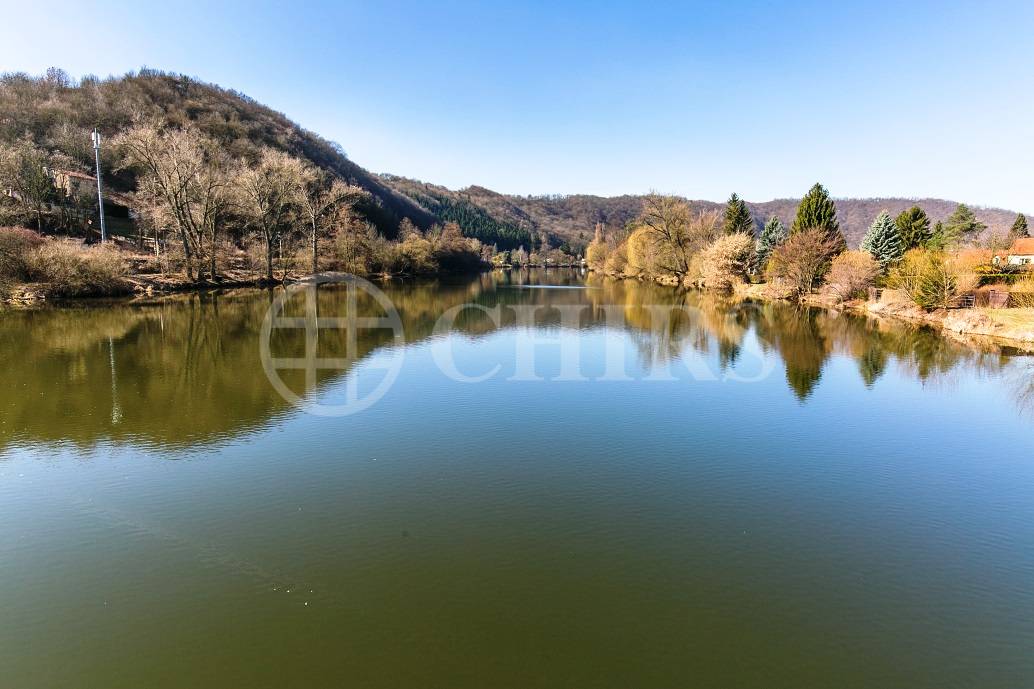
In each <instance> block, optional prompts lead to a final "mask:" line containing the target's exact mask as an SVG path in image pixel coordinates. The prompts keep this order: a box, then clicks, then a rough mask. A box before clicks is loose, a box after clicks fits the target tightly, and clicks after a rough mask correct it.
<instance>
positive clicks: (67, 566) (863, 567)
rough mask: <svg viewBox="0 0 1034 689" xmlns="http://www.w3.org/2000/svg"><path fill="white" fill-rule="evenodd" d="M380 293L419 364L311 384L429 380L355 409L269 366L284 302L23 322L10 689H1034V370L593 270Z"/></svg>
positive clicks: (5, 618) (5, 391) (8, 487)
mask: <svg viewBox="0 0 1034 689" xmlns="http://www.w3.org/2000/svg"><path fill="white" fill-rule="evenodd" d="M381 288H382V289H383V290H384V293H385V294H386V295H387V296H388V297H389V298H390V299H391V301H392V302H393V303H394V305H395V306H396V308H397V310H398V314H399V318H400V322H401V325H402V327H403V331H404V338H405V344H400V343H397V342H395V341H394V340H393V339H392V336H391V333H390V332H386V331H383V330H381V331H369V332H361V333H359V335H358V336H357V339H356V341H355V343H354V344H355V346H356V349H355V350H354V351H351V352H350V350H349V347H348V346H347V341H346V339H345V338H343V337H340V338H339V337H337V336H336V334H334V333H321V338H322V339H321V340H320V341H319V342H318V343H317V349H318V350H319V355H320V356H325V357H334V358H337V359H348V356H349V354H350V353H352V354H354V355H355V356H354V360H351V359H348V360H347V361H345V362H344V364H343V365H342V366H341V367H339V368H338V369H335V370H323V371H317V373H316V377H315V379H314V380H309V381H308V387H307V381H306V380H305V376H304V374H303V373H304V372H302V371H294V372H291V371H286V372H284V373H283V376H284V378H283V380H284V381H285V384H286V385H287V386H288V387H290V388H291V389H293V390H296V391H297V392H298V394H299V395H301V396H303V397H304V399H305V400H306V401H307V402H316V403H318V402H323V401H331V402H332V401H333V400H335V399H347V397H341V395H342V394H343V390H345V389H346V388H347V386H348V385H349V384H350V383H353V384H355V386H356V389H357V390H358V394H360V395H362V394H365V393H368V392H369V391H370V390H372V389H374V388H375V387H376V385H377V382H378V375H382V372H379V369H378V368H377V367H376V365H377V364H378V363H383V362H384V361H387V360H388V359H391V358H392V357H395V359H392V360H394V361H397V362H398V369H397V377H395V378H394V382H393V383H392V384H391V385H390V386H389V387H388V389H387V391H386V392H385V393H384V394H383V396H382V397H380V398H379V399H378V400H377V401H376V403H374V404H371V405H370V406H369V407H368V408H367V409H365V410H363V411H360V412H358V413H354V414H351V415H348V416H337V417H333V416H332V417H325V416H316V415H313V414H311V413H307V412H306V411H305V409H304V408H299V407H298V406H293V405H292V404H289V403H288V402H286V401H285V400H284V398H283V397H282V396H281V395H280V394H278V392H277V391H276V390H275V389H274V386H273V385H272V384H271V383H270V380H269V379H268V378H267V376H266V374H265V373H264V371H263V365H262V361H261V359H260V346H259V343H260V336H261V335H262V323H263V318H264V317H265V314H266V313H267V311H268V309H269V307H270V304H271V303H274V304H275V303H276V301H277V298H278V294H277V293H274V292H261V291H251V292H241V293H236V294H233V293H228V294H205V295H200V296H199V295H193V296H188V297H182V298H175V299H169V300H163V301H159V302H155V303H150V304H139V303H138V304H133V303H111V304H104V305H91V306H89V307H83V306H77V307H50V308H47V309H42V310H35V311H24V312H6V313H0V362H2V366H3V373H4V379H3V385H2V386H0V686H3V687H14V688H18V689H29V688H34V687H104V688H107V689H114V688H121V687H184V686H190V687H238V686H240V687H245V686H247V687H285V686H297V687H318V686H349V687H393V688H394V687H456V688H467V687H469V688H471V689H474V688H477V689H485V688H496V687H515V688H516V687H520V688H529V687H563V688H571V687H614V688H621V689H630V688H635V689H644V688H650V687H687V686H699V687H765V688H769V687H788V688H789V687H793V688H797V689H800V688H807V687H881V688H885V687H908V688H909V689H916V688H922V687H931V688H933V687H937V688H938V689H943V688H945V687H1002V688H1003V689H1004V688H1006V687H1008V688H1018V687H1029V686H1034V416H1032V408H1034V359H1032V358H1030V357H1026V356H1023V355H1020V354H1019V353H1016V352H1011V351H1009V350H1008V349H1004V350H1003V349H1002V348H1000V347H996V346H993V345H981V346H971V345H969V344H961V343H956V342H953V341H950V340H948V339H945V338H943V337H941V336H940V335H938V334H935V333H933V332H931V331H928V330H923V329H917V328H913V327H908V326H903V325H888V324H877V323H875V322H871V321H868V320H865V319H861V318H858V317H853V316H849V315H837V314H834V313H831V312H825V311H813V310H802V309H798V308H794V307H791V306H788V305H773V304H732V303H729V302H726V301H724V300H722V299H720V298H717V297H714V296H710V295H699V294H682V293H676V292H674V291H672V290H669V289H666V288H660V287H655V286H651V285H640V284H636V283H614V282H608V281H599V280H588V281H586V280H585V279H584V278H583V277H582V276H580V275H579V274H578V273H576V272H573V271H551V272H550V273H542V272H533V273H523V274H521V273H510V274H503V273H495V274H486V275H482V276H479V277H477V278H472V279H470V280H460V281H453V282H448V283H444V282H441V283H415V284H408V283H389V284H383V285H381ZM347 295H348V290H347V289H345V288H342V287H321V288H320V289H319V290H318V292H317V296H316V298H315V308H316V309H317V310H318V312H319V314H320V316H321V317H322V316H324V315H326V314H335V313H341V312H343V311H346V310H348V309H349V308H354V309H357V310H359V311H363V312H366V311H369V312H371V313H372V312H373V311H375V310H376V305H375V303H374V302H372V301H371V300H369V299H365V298H359V299H358V301H357V303H356V304H355V305H354V306H353V305H351V304H350V303H349V300H348V296H347ZM296 301H297V302H298V303H295V302H296ZM465 303H472V304H478V305H480V306H482V307H484V310H474V309H467V310H465V311H463V312H462V313H460V314H459V315H458V317H457V319H456V320H455V323H453V324H452V325H447V326H446V327H442V326H441V325H439V326H438V328H437V330H436V323H440V316H441V315H442V314H443V313H445V312H446V311H447V310H448V309H450V308H452V307H455V306H458V305H461V304H465ZM532 305H537V306H542V307H550V308H543V309H541V310H540V311H539V312H538V313H537V314H536V318H535V320H534V323H528V322H522V321H520V318H519V316H518V313H519V312H520V309H521V307H529V306H532ZM496 306H502V307H503V308H501V309H500V310H499V311H498V313H499V314H500V316H501V321H500V322H499V323H498V324H497V323H494V322H492V320H491V319H490V318H489V315H488V313H486V311H488V312H493V309H495V307H496ZM651 306H653V307H657V306H661V307H664V308H663V309H660V310H658V309H657V308H653V309H651V308H650V307H651ZM552 307H563V308H565V309H567V311H560V310H557V309H555V308H552ZM572 307H575V308H574V309H573V313H575V316H576V317H575V320H574V321H570V320H567V321H566V322H565V320H564V316H563V315H562V314H563V313H571V312H572ZM669 307H678V309H677V310H675V311H674V312H672V315H671V316H670V318H667V319H658V318H657V317H656V314H657V313H658V312H659V311H663V310H667V309H668V308H669ZM306 308H307V307H306V305H305V304H304V303H301V302H300V301H298V300H297V299H295V298H294V297H292V299H289V300H288V302H287V306H286V307H285V309H286V311H287V312H288V313H292V314H304V313H305V309H306ZM608 314H610V315H611V316H612V317H611V318H610V320H609V321H608ZM617 315H620V319H616V318H614V317H613V316H617ZM539 339H543V340H544V341H543V342H540V343H538V344H535V343H536V342H538V340H539ZM531 345H534V346H533V347H532V346H531ZM271 346H272V347H273V348H274V349H275V350H277V351H279V352H280V353H281V354H284V355H285V356H286V355H290V356H299V355H300V354H304V352H305V338H304V333H300V334H299V333H291V332H276V333H274V335H273V339H272V344H271ZM526 351H534V353H535V359H534V362H533V363H534V373H535V376H534V377H536V378H540V380H528V379H527V378H528V376H527V375H522V374H521V371H520V370H519V364H518V360H519V359H520V353H521V352H526ZM565 351H566V352H567V354H566V355H565V354H562V352H565ZM443 352H446V353H447V354H448V358H449V360H450V361H451V362H452V363H454V364H455V368H456V372H458V373H459V374H461V375H462V376H464V377H469V378H476V377H484V378H485V379H484V380H483V381H481V382H477V383H472V382H463V381H461V380H459V379H457V377H456V376H452V377H450V376H449V375H446V373H445V372H443V370H442V366H441V360H442V353H443ZM572 352H573V354H572ZM564 356H573V357H576V359H577V368H578V373H579V374H580V375H579V376H578V377H580V378H584V380H558V378H565V376H564V371H565V369H564V361H563V359H564ZM616 365H619V366H618V367H619V368H620V369H621V370H622V373H623V375H622V376H621V377H620V378H621V379H613V376H611V375H610V373H613V371H614V370H615V368H614V367H615V366H616ZM525 373H526V372H525ZM514 378H517V380H514Z"/></svg>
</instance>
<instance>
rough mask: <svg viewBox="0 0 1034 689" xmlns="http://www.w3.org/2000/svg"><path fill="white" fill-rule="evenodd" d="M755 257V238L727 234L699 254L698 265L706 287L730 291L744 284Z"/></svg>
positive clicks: (745, 235) (741, 234)
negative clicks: (735, 286)
mask: <svg viewBox="0 0 1034 689" xmlns="http://www.w3.org/2000/svg"><path fill="white" fill-rule="evenodd" d="M753 255H754V237H753V236H752V235H749V234H745V233H735V234H727V235H723V236H721V237H719V238H718V239H716V240H714V241H713V242H712V243H711V244H710V245H708V246H707V247H705V248H704V249H703V250H702V251H701V252H700V253H699V254H698V257H699V261H698V263H697V265H698V270H699V274H700V280H701V282H702V284H703V286H704V287H707V288H709V289H717V290H730V289H732V288H733V285H735V284H736V283H738V282H743V280H744V279H745V278H746V275H747V268H748V267H749V266H750V264H751V259H752V257H753Z"/></svg>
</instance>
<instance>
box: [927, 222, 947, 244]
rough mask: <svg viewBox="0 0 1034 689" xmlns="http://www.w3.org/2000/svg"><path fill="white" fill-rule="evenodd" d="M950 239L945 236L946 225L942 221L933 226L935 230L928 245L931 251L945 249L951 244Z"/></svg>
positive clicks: (932, 231) (931, 232) (931, 233)
mask: <svg viewBox="0 0 1034 689" xmlns="http://www.w3.org/2000/svg"><path fill="white" fill-rule="evenodd" d="M948 240H949V238H948V237H947V236H945V234H944V223H942V222H941V221H940V220H938V221H937V224H936V225H934V226H933V230H931V231H930V241H928V242H927V243H926V245H927V246H928V247H930V248H931V249H944V247H946V246H947V245H948V244H949V243H950V242H949V241H948Z"/></svg>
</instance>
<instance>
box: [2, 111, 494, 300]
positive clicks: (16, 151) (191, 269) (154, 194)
mask: <svg viewBox="0 0 1034 689" xmlns="http://www.w3.org/2000/svg"><path fill="white" fill-rule="evenodd" d="M111 144H112V145H111V146H110V147H109V148H110V150H111V151H112V153H111V155H112V157H113V160H112V163H111V164H112V167H113V169H114V174H115V175H116V176H117V175H120V174H125V175H128V176H129V177H130V178H131V179H132V180H133V181H134V184H135V187H136V189H135V191H133V192H131V193H129V194H125V195H120V196H119V199H120V200H121V201H123V202H125V203H128V204H129V205H130V206H131V207H132V209H133V211H134V216H135V225H136V229H137V231H138V233H139V240H140V244H141V246H142V245H143V243H144V237H145V235H146V236H149V237H150V238H151V240H152V241H153V245H154V248H155V252H156V253H157V254H158V255H160V256H161V257H162V258H163V259H164V260H163V262H164V263H171V264H173V265H174V266H177V267H181V268H182V270H183V272H184V274H185V275H186V277H187V278H188V279H190V280H202V279H205V278H209V277H210V278H212V279H215V278H217V277H218V276H219V275H220V273H222V272H225V270H226V269H227V267H228V264H229V263H230V260H231V257H232V256H234V255H239V254H241V253H244V254H245V255H246V260H247V261H248V262H249V263H250V262H252V260H251V259H253V258H254V259H256V260H255V261H254V263H255V264H256V265H255V266H254V267H256V268H258V267H259V265H261V270H262V271H263V272H264V275H265V277H266V278H267V279H269V280H272V279H274V268H275V267H277V266H278V265H279V266H280V267H281V268H284V269H286V268H287V265H288V262H289V263H290V264H291V265H293V266H296V267H298V268H300V269H302V270H308V269H311V270H312V271H313V272H317V271H319V270H321V269H326V268H341V269H347V270H352V271H356V272H374V271H386V272H403V271H405V272H435V271H438V270H469V269H474V268H477V267H480V266H482V265H485V264H488V263H490V262H491V259H492V257H493V255H494V254H495V248H494V247H492V246H487V245H485V244H483V243H482V242H480V241H479V240H477V239H476V238H469V237H465V236H464V235H463V232H462V231H461V230H460V227H459V225H458V224H457V223H455V222H446V223H445V225H444V226H437V225H436V226H432V227H431V228H430V229H429V230H427V231H426V232H425V231H421V230H420V229H419V228H417V226H416V225H415V224H414V223H413V222H412V221H411V220H409V219H408V218H405V219H403V221H402V222H401V223H400V224H399V226H398V230H397V233H396V234H397V240H396V241H389V240H388V239H386V238H385V237H384V236H383V233H381V232H380V231H379V229H378V228H377V227H376V226H374V224H373V223H372V221H371V220H370V218H369V215H368V213H367V210H368V209H369V208H370V207H372V206H376V201H375V200H374V199H372V197H371V195H370V194H369V193H368V192H367V191H365V190H364V189H363V188H361V187H359V186H357V185H355V184H349V183H346V182H345V181H344V180H343V179H341V178H340V177H337V176H336V175H334V174H332V173H329V172H326V171H324V170H323V169H321V168H318V167H316V166H314V165H311V164H308V163H306V162H304V161H303V160H301V159H300V158H297V157H294V156H292V155H289V154H288V153H285V152H284V151H282V150H277V149H273V148H262V149H260V150H259V151H258V152H257V156H256V157H255V158H252V157H240V158H232V157H231V156H230V155H229V154H228V153H227V152H226V148H225V147H224V146H222V145H220V143H219V142H217V141H215V140H213V139H212V138H210V137H208V136H206V135H205V134H203V133H202V132H201V131H200V130H199V129H197V128H194V127H189V126H188V127H184V128H173V127H164V126H162V125H161V124H159V123H158V122H157V121H155V122H138V123H137V124H134V125H133V126H132V127H129V128H128V129H126V130H124V131H123V132H122V133H121V134H119V135H118V136H116V137H115V138H114V139H113V140H112V142H111ZM73 166H74V161H70V160H66V159H65V157H64V156H63V155H62V154H61V153H60V152H54V151H47V150H45V149H43V148H41V147H39V146H37V145H36V144H35V143H34V142H33V141H32V140H31V139H30V138H28V137H26V138H24V139H22V140H20V141H19V142H17V143H16V144H15V145H8V146H2V145H0V188H2V189H3V190H4V191H6V192H7V193H5V194H3V195H2V196H0V215H3V216H4V217H3V218H0V220H2V221H5V223H6V224H11V225H18V224H24V225H34V226H35V227H36V229H37V231H38V232H40V233H43V232H47V233H54V232H57V233H62V232H64V233H68V234H81V233H82V232H83V231H84V230H86V231H87V236H88V237H89V231H88V230H89V228H88V224H89V223H90V222H91V221H90V218H91V217H95V215H96V212H97V206H96V204H97V201H96V199H97V196H96V194H95V193H93V194H87V195H85V196H84V197H83V198H80V197H79V196H78V195H73V194H71V193H69V191H68V189H66V188H59V187H58V186H57V185H56V184H55V179H56V175H55V171H56V170H62V169H68V168H70V167H73ZM285 257H286V258H285Z"/></svg>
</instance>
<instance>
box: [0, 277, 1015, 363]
mask: <svg viewBox="0 0 1034 689" xmlns="http://www.w3.org/2000/svg"><path fill="white" fill-rule="evenodd" d="M527 267H529V268H534V267H539V268H544V269H547V270H548V269H549V268H561V269H570V270H577V269H578V268H579V266H571V267H565V266H527ZM507 269H512V270H516V269H517V268H507V267H500V266H493V267H487V266H486V267H485V268H484V269H483V270H481V271H479V273H486V272H491V271H493V270H507ZM590 272H594V273H596V274H598V275H600V276H602V277H605V278H607V279H611V280H638V281H643V280H648V279H650V278H635V277H626V276H616V275H608V274H606V273H603V272H600V271H592V270H591V269H590ZM470 274H478V273H470ZM456 275H457V273H432V274H428V275H410V274H401V273H400V274H384V273H376V274H369V275H365V276H363V277H365V278H367V279H373V280H387V279H398V278H428V279H436V278H447V277H453V276H456ZM311 278H312V276H311V275H309V274H304V275H297V276H294V275H286V276H284V277H282V278H279V279H277V278H274V279H273V280H270V279H269V278H267V277H266V276H264V275H259V274H256V273H253V272H250V271H241V270H229V271H226V272H225V273H224V274H223V275H222V276H221V279H219V280H204V281H200V282H198V281H188V280H187V279H186V278H184V277H183V276H180V275H161V274H135V275H130V276H127V277H126V278H125V287H126V289H125V290H124V291H121V292H119V293H117V294H107V295H96V296H92V295H80V296H55V295H52V294H49V293H48V291H47V285H46V284H44V283H23V284H17V285H15V286H14V287H12V288H11V290H10V291H9V293H8V294H7V295H6V296H5V297H4V298H3V299H0V310H2V309H3V308H5V307H6V308H15V309H17V308H38V307H42V306H47V305H50V304H69V303H90V302H100V301H105V300H110V299H130V300H132V299H133V298H145V299H146V298H150V297H161V296H166V295H170V296H171V295H176V294H190V293H204V292H213V291H219V290H232V289H263V288H269V287H276V286H282V285H290V284H297V283H300V282H305V281H306V280H310V279H311ZM652 281H654V282H656V283H658V284H660V285H663V286H666V287H673V288H676V289H694V288H692V287H686V286H685V285H681V284H679V281H678V280H676V279H675V278H673V277H658V278H652ZM732 294H733V295H734V296H736V297H739V298H741V299H750V300H757V301H768V302H775V301H793V300H790V299H787V298H785V297H781V296H777V295H773V294H772V293H771V292H770V290H768V285H767V284H766V283H761V284H742V285H738V286H737V287H736V288H735V289H734V290H733V292H732ZM888 294H889V295H890V297H889V298H888ZM800 303H801V304H804V305H806V306H812V307H818V308H824V309H829V310H832V311H846V312H850V313H854V314H859V315H865V316H869V317H871V318H875V319H877V320H891V321H897V322H905V323H911V324H914V325H924V326H927V327H932V328H936V329H938V330H939V331H941V333H943V334H944V335H946V336H949V337H952V338H953V339H964V338H977V339H990V340H994V341H996V342H998V344H1001V345H1003V346H1014V347H1015V346H1022V348H1023V349H1024V350H1025V351H1034V309H1020V308H1012V309H989V308H984V307H974V308H967V309H951V310H945V309H939V310H934V311H923V310H922V309H920V308H918V307H917V306H915V305H913V304H911V303H909V302H907V301H905V300H903V299H901V298H895V297H894V295H893V292H891V291H890V290H887V291H884V292H883V296H882V297H881V299H880V300H879V301H876V302H871V301H867V300H862V299H853V300H849V301H846V302H839V301H837V300H836V299H834V298H832V297H830V296H828V295H822V294H819V293H812V294H810V295H808V296H807V297H805V298H803V299H802V300H801V301H800Z"/></svg>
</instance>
